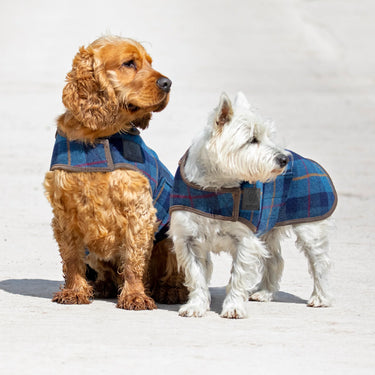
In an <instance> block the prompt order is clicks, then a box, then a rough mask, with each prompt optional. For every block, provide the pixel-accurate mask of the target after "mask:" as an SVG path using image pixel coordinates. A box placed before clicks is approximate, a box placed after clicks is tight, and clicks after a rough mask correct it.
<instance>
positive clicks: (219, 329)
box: [0, 0, 375, 375]
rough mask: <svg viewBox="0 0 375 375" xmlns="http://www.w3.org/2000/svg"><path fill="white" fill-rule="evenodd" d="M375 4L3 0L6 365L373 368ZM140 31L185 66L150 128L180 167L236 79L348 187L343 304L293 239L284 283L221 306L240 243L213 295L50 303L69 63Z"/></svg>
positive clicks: (0, 89)
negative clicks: (327, 297)
mask: <svg viewBox="0 0 375 375" xmlns="http://www.w3.org/2000/svg"><path fill="white" fill-rule="evenodd" d="M374 19H375V3H374V2H373V1H371V0H361V1H356V0H346V1H343V0H315V1H313V0H284V1H278V0H267V1H256V0H247V1H245V0H243V1H241V0H238V1H231V0H228V1H225V0H223V1H217V0H216V1H215V0H201V1H197V0H189V1H173V0H164V1H163V0H138V1H127V0H123V1H114V0H107V1H105V2H103V1H96V0H91V1H80V0H75V1H72V0H65V1H61V2H53V1H42V0H40V1H38V0H30V1H22V0H2V1H1V3H0V30H1V32H0V38H1V53H0V118H1V120H0V124H1V125H0V126H1V137H0V179H1V180H0V181H1V198H0V208H1V213H0V251H1V261H0V373H1V374H2V375H10V374H38V375H43V374H49V375H50V374H56V375H57V374H81V375H84V374H90V375H92V374H110V373H121V374H143V373H150V372H152V373H154V374H175V373H180V374H193V373H199V374H200V373H206V374H225V373H234V372H235V371H236V372H241V373H249V374H250V373H251V374H272V373H276V372H277V373H278V374H299V373H301V374H302V373H303V374H340V375H343V374H374V373H375V356H374V353H375V298H374V297H375V293H374V292H375V288H374V285H375V261H374V253H373V252H374V245H373V244H374V242H375V231H374V225H375V217H374V211H375V210H374V209H375V197H374V186H375V173H374V171H375V161H374V156H373V155H374V150H373V148H374V145H375V110H374V106H375V89H374V86H375V49H374V37H375V22H374ZM109 32H110V33H113V34H120V35H122V36H129V37H133V38H135V39H137V40H140V41H142V42H143V43H144V45H145V46H146V48H147V49H148V51H149V52H150V54H151V55H152V56H153V59H154V66H155V67H156V68H157V69H159V70H160V71H161V72H163V73H164V74H165V75H167V76H168V77H170V78H171V79H172V80H173V87H172V92H171V100H170V104H169V105H168V107H167V108H166V109H165V110H164V111H163V112H161V113H157V114H155V115H154V119H153V121H152V123H151V126H150V129H148V130H147V131H145V132H144V133H143V136H144V139H145V140H146V142H147V143H148V145H149V146H150V147H152V148H153V149H155V150H156V151H157V152H158V154H159V156H160V158H161V159H162V160H163V161H164V162H165V164H166V165H167V166H168V167H169V168H170V170H171V171H172V172H174V170H175V168H176V166H177V161H178V159H179V158H180V157H181V155H182V154H183V153H184V152H185V150H186V148H187V147H188V146H189V144H190V141H191V139H192V138H193V136H194V135H195V134H196V133H197V132H198V131H199V129H201V127H202V126H204V124H205V123H206V117H207V114H208V113H209V112H210V111H211V109H212V108H213V107H214V106H216V105H217V102H218V99H219V95H220V93H221V92H222V91H226V92H227V93H228V94H229V95H230V96H231V97H233V96H234V95H235V93H236V92H237V91H238V90H242V91H243V92H244V93H245V94H246V95H247V97H248V98H249V100H250V101H251V102H252V104H253V105H254V106H255V107H256V108H258V109H259V111H260V112H261V113H262V114H263V115H264V116H265V117H267V118H271V119H272V120H274V121H275V123H276V125H277V128H278V131H279V137H280V140H281V141H282V142H284V143H285V145H286V146H287V147H288V148H290V149H293V150H294V151H295V152H298V153H301V154H303V155H304V156H306V157H309V158H312V159H315V160H317V161H319V162H320V163H321V164H322V165H324V167H325V168H326V169H327V170H328V171H329V173H330V174H331V176H332V178H333V180H334V182H335V184H336V188H337V191H338V195H339V204H338V208H337V210H336V213H335V218H336V226H337V230H336V232H334V233H333V235H332V250H331V256H332V260H333V263H334V267H333V269H332V273H331V284H332V292H333V294H334V296H335V303H334V305H333V307H331V308H327V309H311V308H308V307H306V306H305V303H306V300H307V299H308V297H309V295H310V293H311V290H312V282H311V279H310V277H309V275H308V272H307V265H306V261H305V259H304V257H303V255H301V254H299V253H298V251H297V250H296V249H295V247H294V244H293V241H292V240H288V241H286V242H285V243H284V252H283V254H284V258H285V272H284V275H283V279H282V283H281V291H280V292H279V293H278V294H277V295H276V298H275V301H274V302H271V303H265V304H263V303H255V302H249V303H248V311H249V318H248V319H245V320H226V319H222V318H220V317H219V313H220V309H221V304H222V301H223V299H224V295H225V285H226V283H227V281H228V279H229V269H230V259H229V258H228V257H227V256H226V255H225V254H224V255H222V256H219V257H215V258H214V275H213V279H212V284H211V293H212V306H211V311H210V312H209V313H208V314H207V316H206V317H204V318H201V319H188V318H181V317H179V316H178V314H177V310H178V308H179V306H166V305H159V306H158V307H159V308H158V310H156V311H145V312H130V311H122V310H119V309H116V308H115V301H114V300H95V301H94V302H93V303H92V304H90V305H85V306H62V305H58V304H55V303H52V302H51V296H52V294H53V293H54V292H55V291H57V290H58V288H59V285H60V284H61V283H62V272H61V264H60V258H59V254H58V250H57V246H56V243H55V241H54V239H53V235H52V231H51V228H50V220H51V209H50V207H49V205H48V203H47V200H46V199H45V197H44V196H43V188H42V181H43V176H44V173H45V172H46V171H47V170H48V168H49V161H50V156H51V150H52V146H53V139H54V132H55V118H56V116H57V115H59V114H60V113H61V112H62V111H63V106H62V103H61V91H62V88H63V86H64V77H65V74H66V73H67V72H68V71H69V70H70V67H71V61H72V58H73V56H74V54H75V53H76V51H77V50H78V47H79V46H81V45H87V44H88V43H90V42H91V41H92V40H94V39H96V38H97V37H99V36H100V35H102V34H105V33H109Z"/></svg>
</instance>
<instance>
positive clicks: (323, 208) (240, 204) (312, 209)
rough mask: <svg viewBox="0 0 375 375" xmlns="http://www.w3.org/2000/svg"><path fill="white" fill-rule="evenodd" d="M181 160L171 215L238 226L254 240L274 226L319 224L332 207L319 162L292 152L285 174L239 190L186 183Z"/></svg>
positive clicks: (334, 197)
mask: <svg viewBox="0 0 375 375" xmlns="http://www.w3.org/2000/svg"><path fill="white" fill-rule="evenodd" d="M187 155H188V154H185V156H184V157H183V158H182V159H181V161H180V165H179V167H178V169H177V172H176V175H175V179H174V184H173V189H172V193H171V202H170V212H173V211H176V210H186V211H190V212H194V213H196V214H199V215H203V216H206V217H210V218H213V219H218V220H228V221H240V222H242V223H244V224H245V225H247V226H248V227H249V228H250V229H251V230H252V231H253V232H254V233H255V234H256V235H257V236H261V235H263V234H265V233H266V232H268V231H269V230H271V229H272V228H273V227H274V226H281V225H289V224H295V223H306V222H310V221H318V220H322V219H325V218H327V217H329V216H330V215H331V214H332V213H333V211H334V210H335V208H336V205H337V194H336V191H335V187H334V185H333V183H332V180H331V178H330V177H329V175H328V174H327V172H326V171H325V170H324V169H323V167H321V166H320V165H319V164H318V163H316V162H315V161H313V160H310V159H305V158H303V157H302V156H300V155H298V154H296V153H294V152H291V151H290V156H289V163H288V165H287V168H286V170H285V172H284V173H283V174H282V175H280V176H278V177H277V178H276V179H275V180H274V181H272V182H267V183H261V182H256V183H255V184H250V183H248V182H243V183H242V184H241V186H240V187H235V188H222V189H219V190H216V189H211V188H206V189H202V188H201V187H200V186H198V185H195V184H193V183H191V182H189V181H188V180H187V179H186V177H185V173H184V164H185V161H186V158H187V157H188V156H187Z"/></svg>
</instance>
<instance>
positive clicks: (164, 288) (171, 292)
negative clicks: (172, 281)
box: [152, 285, 189, 305]
mask: <svg viewBox="0 0 375 375" xmlns="http://www.w3.org/2000/svg"><path fill="white" fill-rule="evenodd" d="M152 296H153V297H154V299H155V301H157V302H159V303H164V304H168V305H175V304H182V303H185V302H186V301H187V300H188V296H189V292H188V290H187V288H186V287H185V286H183V285H181V286H168V285H158V286H157V287H155V288H154V290H153V292H152Z"/></svg>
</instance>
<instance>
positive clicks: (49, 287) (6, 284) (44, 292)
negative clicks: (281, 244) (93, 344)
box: [0, 279, 307, 314]
mask: <svg viewBox="0 0 375 375" xmlns="http://www.w3.org/2000/svg"><path fill="white" fill-rule="evenodd" d="M63 283H64V282H63V281H54V280H44V279H9V280H3V281H0V290H4V291H5V292H8V293H12V294H18V295H22V296H30V297H39V298H48V299H51V298H52V296H53V294H54V293H56V292H57V291H58V290H59V288H60V285H62V284H63ZM210 293H211V311H214V312H216V313H218V314H219V313H220V312H221V308H222V304H223V301H224V298H225V287H211V288H210ZM108 301H112V302H114V303H115V301H116V300H115V299H109V300H108ZM273 302H280V303H297V304H306V303H307V301H306V300H304V299H302V298H300V297H298V296H295V295H293V294H290V293H285V292H276V293H275V295H274V298H273ZM158 308H159V309H161V310H170V311H178V310H179V308H180V305H164V304H158Z"/></svg>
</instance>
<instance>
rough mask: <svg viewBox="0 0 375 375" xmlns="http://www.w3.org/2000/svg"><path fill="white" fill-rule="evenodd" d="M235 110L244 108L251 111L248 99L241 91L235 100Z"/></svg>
mask: <svg viewBox="0 0 375 375" xmlns="http://www.w3.org/2000/svg"><path fill="white" fill-rule="evenodd" d="M234 106H235V108H244V109H250V104H249V102H248V101H247V99H246V96H245V94H244V93H243V92H241V91H239V92H238V93H237V95H236V98H235V99H234Z"/></svg>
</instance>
